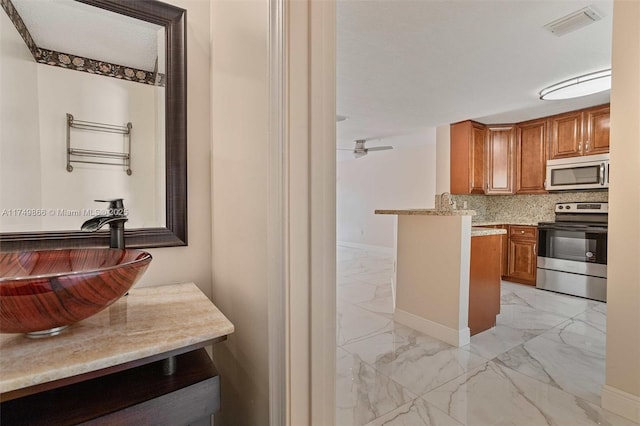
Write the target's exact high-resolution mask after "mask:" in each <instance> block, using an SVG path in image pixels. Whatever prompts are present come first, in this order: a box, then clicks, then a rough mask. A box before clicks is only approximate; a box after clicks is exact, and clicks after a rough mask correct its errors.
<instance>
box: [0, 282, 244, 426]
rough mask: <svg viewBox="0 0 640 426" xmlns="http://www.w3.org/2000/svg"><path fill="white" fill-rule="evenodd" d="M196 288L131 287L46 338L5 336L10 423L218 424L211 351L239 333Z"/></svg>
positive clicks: (4, 414) (4, 389) (1, 371)
mask: <svg viewBox="0 0 640 426" xmlns="http://www.w3.org/2000/svg"><path fill="white" fill-rule="evenodd" d="M233 331H234V327H233V324H231V322H229V320H228V319H227V318H226V317H225V316H224V315H223V314H222V313H221V312H220V311H219V310H218V308H216V306H215V305H214V304H213V303H211V301H210V300H209V299H208V298H207V297H206V296H205V295H204V294H203V293H202V292H201V291H200V290H199V289H198V288H197V287H196V286H195V285H194V284H192V283H188V284H178V285H168V286H160V287H145V288H140V289H136V288H134V289H132V290H131V291H130V292H129V294H128V296H125V297H122V298H121V299H120V300H118V301H117V302H116V303H114V304H113V305H111V306H110V307H109V308H107V309H105V310H104V311H102V312H100V313H98V314H97V315H95V316H93V317H90V318H88V319H86V320H83V321H80V322H78V323H76V324H73V325H72V326H70V327H69V329H68V330H66V331H65V332H64V333H62V334H60V335H58V336H54V337H48V338H43V339H29V338H27V337H25V336H24V335H22V334H1V335H0V401H1V402H2V403H1V405H0V421H1V423H2V424H3V425H4V424H25V423H27V424H80V423H85V422H91V423H92V424H125V423H126V424H134V423H136V422H137V423H141V424H200V422H202V424H209V417H210V416H211V415H212V414H213V413H215V412H216V411H217V410H218V409H219V407H220V379H219V375H218V373H217V372H216V370H215V366H214V365H213V362H212V361H211V359H210V357H209V355H208V354H207V353H206V350H205V349H204V348H205V347H206V346H209V345H212V344H215V343H218V342H220V341H223V340H225V339H226V336H227V335H229V334H231V333H233Z"/></svg>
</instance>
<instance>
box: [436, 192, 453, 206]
mask: <svg viewBox="0 0 640 426" xmlns="http://www.w3.org/2000/svg"><path fill="white" fill-rule="evenodd" d="M437 197H438V206H436V208H437V209H438V210H451V208H452V207H453V201H452V200H451V194H450V193H448V192H443V193H442V194H440V195H438V196H437Z"/></svg>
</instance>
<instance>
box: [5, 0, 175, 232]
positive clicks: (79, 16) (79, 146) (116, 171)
mask: <svg viewBox="0 0 640 426" xmlns="http://www.w3.org/2000/svg"><path fill="white" fill-rule="evenodd" d="M11 5H13V10H12V9H11ZM3 6H4V5H3ZM0 15H2V17H1V18H0V19H1V21H2V22H1V23H0V29H1V30H0V31H1V34H0V36H1V43H0V58H1V61H0V63H1V64H2V65H1V69H0V70H1V72H0V92H1V93H2V97H1V100H0V103H1V109H0V111H1V113H0V128H1V129H2V130H1V134H0V215H1V216H0V232H34V231H54V230H78V229H79V228H80V225H81V224H82V222H83V221H85V220H86V219H89V218H90V217H92V216H95V215H97V214H100V213H102V212H103V211H104V210H106V208H107V205H106V204H100V203H96V202H95V201H94V200H96V199H111V198H123V199H124V204H125V208H126V209H127V211H128V218H129V221H128V223H127V228H155V227H164V226H166V208H165V207H166V196H165V194H166V188H165V181H166V177H165V160H166V159H165V150H166V146H165V83H166V79H165V76H166V69H165V68H166V67H165V56H166V55H165V51H166V46H165V28H164V26H161V25H156V24H154V23H150V22H145V21H143V20H140V19H135V18H132V17H129V16H125V15H123V14H118V13H114V12H111V11H108V10H104V9H100V8H97V7H94V6H91V5H88V4H83V3H80V2H76V1H73V0H49V1H42V0H11V3H10V4H9V6H8V7H7V8H5V11H4V13H0Z"/></svg>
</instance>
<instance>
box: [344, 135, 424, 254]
mask: <svg viewBox="0 0 640 426" xmlns="http://www.w3.org/2000/svg"><path fill="white" fill-rule="evenodd" d="M407 138H409V137H407V136H405V137H404V139H405V141H406V139H407ZM410 138H411V139H413V140H414V141H417V142H419V143H421V145H412V146H403V145H399V144H396V146H394V141H395V139H394V138H390V139H384V141H383V142H384V145H392V146H394V149H393V150H389V151H381V152H371V153H369V154H368V155H366V156H365V157H361V158H358V159H350V160H344V161H339V162H338V165H337V239H338V241H340V242H348V243H356V244H365V245H370V246H378V247H387V248H392V247H394V244H395V235H394V228H395V223H396V217H395V216H390V215H375V214H374V213H373V212H374V210H376V209H402V208H431V207H433V205H434V195H435V179H436V146H435V129H434V130H433V131H429V132H425V133H421V134H419V135H414V136H411V137H410Z"/></svg>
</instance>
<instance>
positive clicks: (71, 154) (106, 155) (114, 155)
mask: <svg viewBox="0 0 640 426" xmlns="http://www.w3.org/2000/svg"><path fill="white" fill-rule="evenodd" d="M132 127H133V126H132V125H131V122H129V123H127V124H126V125H125V126H118V125H114V124H104V123H94V122H91V121H80V120H76V119H74V118H73V115H71V114H68V113H67V171H68V172H72V171H73V166H72V165H71V163H87V164H106V165H109V166H124V167H126V172H127V174H128V175H129V176H130V175H131V173H132V171H131V129H132ZM72 129H77V130H89V131H94V132H102V133H116V134H120V135H125V137H126V139H127V140H126V143H125V145H124V146H125V149H124V150H123V152H114V151H102V150H94V149H81V148H73V147H72V146H71V130H72ZM86 158H98V159H100V158H102V159H104V160H103V161H99V160H87V159H86ZM107 160H111V161H107Z"/></svg>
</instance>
